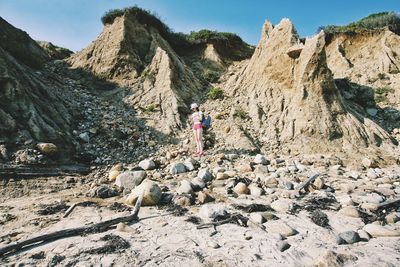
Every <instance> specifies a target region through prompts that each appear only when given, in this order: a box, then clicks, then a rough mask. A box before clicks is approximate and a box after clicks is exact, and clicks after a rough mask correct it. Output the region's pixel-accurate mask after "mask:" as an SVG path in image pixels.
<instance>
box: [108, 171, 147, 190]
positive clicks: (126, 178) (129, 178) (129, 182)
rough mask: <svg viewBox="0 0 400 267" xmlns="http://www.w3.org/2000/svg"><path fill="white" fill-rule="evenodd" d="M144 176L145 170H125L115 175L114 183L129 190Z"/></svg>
mask: <svg viewBox="0 0 400 267" xmlns="http://www.w3.org/2000/svg"><path fill="white" fill-rule="evenodd" d="M144 178H146V172H145V171H126V172H123V173H121V174H120V175H118V176H117V178H116V180H115V184H116V185H117V186H119V187H123V188H125V189H128V190H131V189H134V188H135V187H136V186H138V185H140V183H141V182H142V181H143V180H144Z"/></svg>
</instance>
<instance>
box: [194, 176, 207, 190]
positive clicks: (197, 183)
mask: <svg viewBox="0 0 400 267" xmlns="http://www.w3.org/2000/svg"><path fill="white" fill-rule="evenodd" d="M191 184H192V188H193V190H194V191H201V190H203V189H204V188H205V187H206V183H205V182H204V181H203V180H202V179H200V178H198V177H195V178H193V179H192V182H191Z"/></svg>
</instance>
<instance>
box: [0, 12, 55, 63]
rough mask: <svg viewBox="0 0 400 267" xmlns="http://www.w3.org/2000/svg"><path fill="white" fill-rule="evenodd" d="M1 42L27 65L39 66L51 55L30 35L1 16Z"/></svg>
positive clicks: (2, 45)
mask: <svg viewBox="0 0 400 267" xmlns="http://www.w3.org/2000/svg"><path fill="white" fill-rule="evenodd" d="M0 44H1V47H2V48H3V49H4V51H7V52H8V53H9V54H10V55H12V56H13V57H14V58H16V59H17V60H19V61H20V62H22V63H24V64H25V65H27V66H30V67H34V68H39V67H41V66H42V65H43V64H44V63H45V62H47V61H48V60H49V55H47V54H46V52H45V51H44V50H43V49H42V48H41V47H40V46H39V45H38V44H37V43H36V42H35V41H34V40H32V39H31V38H30V37H29V35H28V34H27V33H26V32H24V31H22V30H20V29H17V28H15V27H14V26H12V25H11V24H9V23H8V22H7V21H5V20H4V19H3V18H2V17H0Z"/></svg>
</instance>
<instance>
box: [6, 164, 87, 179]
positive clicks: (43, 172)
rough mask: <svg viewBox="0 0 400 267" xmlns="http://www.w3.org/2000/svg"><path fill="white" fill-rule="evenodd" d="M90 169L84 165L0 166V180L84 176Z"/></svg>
mask: <svg viewBox="0 0 400 267" xmlns="http://www.w3.org/2000/svg"><path fill="white" fill-rule="evenodd" d="M89 172H90V169H89V168H88V167H87V166H84V165H60V166H36V165H35V166H29V165H13V164H0V178H14V177H18V178H33V177H50V176H60V175H77V174H78V175H85V174H88V173H89Z"/></svg>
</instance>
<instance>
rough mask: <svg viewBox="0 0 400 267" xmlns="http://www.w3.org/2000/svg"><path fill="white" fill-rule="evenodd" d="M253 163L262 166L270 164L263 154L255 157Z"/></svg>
mask: <svg viewBox="0 0 400 267" xmlns="http://www.w3.org/2000/svg"><path fill="white" fill-rule="evenodd" d="M253 162H254V163H255V164H261V165H267V164H268V163H269V162H268V160H267V158H266V157H265V156H264V155H261V154H257V155H256V156H255V157H254V160H253Z"/></svg>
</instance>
